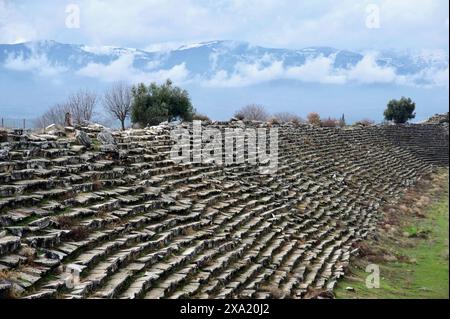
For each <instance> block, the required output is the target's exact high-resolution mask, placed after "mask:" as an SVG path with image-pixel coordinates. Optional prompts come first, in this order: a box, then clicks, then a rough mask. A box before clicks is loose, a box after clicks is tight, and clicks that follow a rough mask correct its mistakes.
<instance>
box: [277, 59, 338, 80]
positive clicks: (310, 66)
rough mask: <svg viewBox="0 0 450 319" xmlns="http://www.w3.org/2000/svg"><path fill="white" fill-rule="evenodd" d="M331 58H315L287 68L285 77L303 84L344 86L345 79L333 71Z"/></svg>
mask: <svg viewBox="0 0 450 319" xmlns="http://www.w3.org/2000/svg"><path fill="white" fill-rule="evenodd" d="M333 63H334V58H333V57H323V56H320V57H317V58H315V59H311V60H308V61H306V63H305V64H304V65H301V66H293V67H289V68H287V69H286V70H285V77H286V78H289V79H293V80H299V81H303V82H316V83H326V84H344V83H345V82H346V77H345V75H343V74H339V73H340V72H337V71H336V70H334V69H333Z"/></svg>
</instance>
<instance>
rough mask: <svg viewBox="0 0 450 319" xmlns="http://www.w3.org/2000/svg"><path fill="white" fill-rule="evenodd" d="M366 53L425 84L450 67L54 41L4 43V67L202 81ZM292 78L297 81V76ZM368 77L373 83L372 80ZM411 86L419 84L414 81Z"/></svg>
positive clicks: (415, 61) (210, 46) (436, 56)
mask: <svg viewBox="0 0 450 319" xmlns="http://www.w3.org/2000/svg"><path fill="white" fill-rule="evenodd" d="M367 57H369V58H368V59H370V60H367V61H366V63H368V64H369V66H372V67H373V68H378V69H379V71H392V72H395V75H398V76H410V77H414V79H415V80H416V81H417V83H422V84H426V82H427V80H430V79H420V76H419V75H420V73H421V72H428V71H430V70H432V71H435V72H439V71H445V70H448V60H449V56H448V53H446V52H444V51H432V52H426V51H424V52H408V53H398V52H381V53H374V52H353V51H347V50H338V49H334V48H329V47H310V48H304V49H300V50H288V49H271V48H264V47H260V46H252V45H250V44H249V43H245V42H236V41H211V42H204V43H193V44H188V45H184V46H181V47H180V48H178V49H175V50H171V51H160V52H147V51H144V50H140V49H134V48H119V47H112V46H97V47H95V46H87V45H74V44H63V43H58V42H55V41H36V42H27V43H21V44H13V45H0V66H1V68H2V69H4V70H13V71H39V69H45V68H46V67H47V68H49V69H54V70H56V71H58V70H59V71H61V72H60V73H63V72H71V73H75V74H79V75H83V74H84V75H86V72H84V71H86V67H88V66H91V67H94V66H96V67H98V68H102V67H104V68H106V67H108V66H113V65H114V63H115V62H120V61H121V59H123V60H125V59H128V60H127V62H130V61H131V63H129V64H127V66H128V67H130V68H133V69H135V70H136V71H143V72H147V71H160V70H171V69H172V68H174V67H176V66H183V69H185V70H186V72H187V73H189V75H190V76H189V77H188V78H190V79H192V78H197V79H200V78H201V79H203V80H208V79H211V78H212V77H214V76H215V75H217V72H219V71H222V72H226V73H227V75H228V76H231V75H233V74H239V71H241V73H242V71H245V70H246V67H253V68H254V69H255V70H256V71H262V70H266V69H267V68H269V67H271V66H273V65H274V64H275V63H278V65H280V66H281V67H282V68H283V69H284V70H287V71H289V70H291V73H295V72H293V71H297V72H300V71H301V70H302V69H301V67H308V66H309V67H310V66H311V65H312V66H314V63H316V64H317V66H316V67H317V68H318V69H319V68H320V65H321V63H322V64H323V65H322V67H327V68H329V70H328V71H329V73H330V75H333V74H334V75H345V74H346V73H345V71H346V70H347V71H348V70H352V69H354V68H355V67H357V66H358V65H359V64H361V63H364V61H365V60H364V59H365V58H366V59H367ZM320 62H321V63H320ZM274 71H275V70H274ZM311 71H313V70H311ZM322 71H323V70H322ZM369 71H370V70H369ZM77 72H78V73H77ZM288 73H289V72H288ZM222 74H223V73H222ZM280 77H281V75H280ZM273 79H279V78H277V77H276V76H275V77H273V78H271V77H269V78H268V80H273ZM292 79H295V76H294V75H292ZM299 79H300V80H305V81H308V79H307V78H305V79H302V78H301V77H299ZM156 80H157V79H156ZM365 80H366V81H368V82H371V81H370V79H365ZM379 80H380V79H376V78H374V80H373V82H379ZM422 80H423V81H422ZM312 81H314V80H312ZM386 81H388V80H386ZM410 84H414V81H413V82H411V83H410ZM428 84H436V83H428Z"/></svg>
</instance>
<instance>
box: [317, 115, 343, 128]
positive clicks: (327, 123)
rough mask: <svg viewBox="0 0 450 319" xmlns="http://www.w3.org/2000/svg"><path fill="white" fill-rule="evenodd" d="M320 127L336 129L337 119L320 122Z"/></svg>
mask: <svg viewBox="0 0 450 319" xmlns="http://www.w3.org/2000/svg"><path fill="white" fill-rule="evenodd" d="M321 125H322V126H323V127H338V126H339V121H338V120H337V119H333V118H331V117H329V118H328V119H327V120H323V121H322V122H321Z"/></svg>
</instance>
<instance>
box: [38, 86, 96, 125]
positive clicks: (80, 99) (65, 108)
mask: <svg viewBox="0 0 450 319" xmlns="http://www.w3.org/2000/svg"><path fill="white" fill-rule="evenodd" d="M97 100H98V98H97V95H96V94H95V93H93V92H89V91H87V90H80V91H78V92H76V93H74V94H72V95H70V96H69V98H68V99H67V101H66V102H64V103H58V104H56V105H54V106H52V107H51V108H49V109H48V110H47V111H46V112H45V113H44V114H42V115H41V116H40V117H39V118H38V119H36V120H35V126H36V127H38V128H44V127H46V126H48V125H50V124H57V125H60V126H65V125H66V116H67V115H68V113H69V114H70V117H71V118H72V120H73V123H75V124H81V123H83V122H84V121H90V120H91V119H92V116H93V114H94V108H95V106H96V104H97Z"/></svg>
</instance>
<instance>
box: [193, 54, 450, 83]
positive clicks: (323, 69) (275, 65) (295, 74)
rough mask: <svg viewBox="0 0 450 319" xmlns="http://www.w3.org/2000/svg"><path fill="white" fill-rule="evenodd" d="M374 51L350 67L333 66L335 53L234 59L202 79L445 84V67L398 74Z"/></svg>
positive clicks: (215, 81) (446, 73)
mask: <svg viewBox="0 0 450 319" xmlns="http://www.w3.org/2000/svg"><path fill="white" fill-rule="evenodd" d="M376 56H377V55H376V54H374V53H368V54H366V55H365V56H364V57H363V58H362V59H361V61H359V62H358V63H357V64H356V65H354V66H353V67H351V68H336V67H334V58H335V57H334V56H330V57H324V56H319V57H316V58H314V59H309V60H307V61H306V62H305V64H303V65H300V66H285V65H284V63H283V62H282V61H272V62H271V63H269V64H268V65H264V64H263V63H262V60H260V61H256V62H255V63H247V64H246V63H242V62H241V63H237V64H236V65H235V67H234V70H233V71H232V72H227V71H226V70H218V71H216V72H215V73H214V75H213V76H212V77H210V78H207V79H203V81H202V82H201V83H202V85H204V86H206V87H242V86H251V85H255V84H258V83H263V82H269V81H275V80H295V81H300V82H305V83H321V84H336V85H342V84H349V83H354V84H361V85H370V84H395V85H406V86H420V87H436V86H439V87H442V86H447V87H448V74H449V71H448V67H447V69H436V68H433V69H425V70H422V71H420V72H419V73H417V74H413V75H399V74H398V72H397V70H396V69H395V68H393V67H388V66H380V65H378V64H377V62H376Z"/></svg>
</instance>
